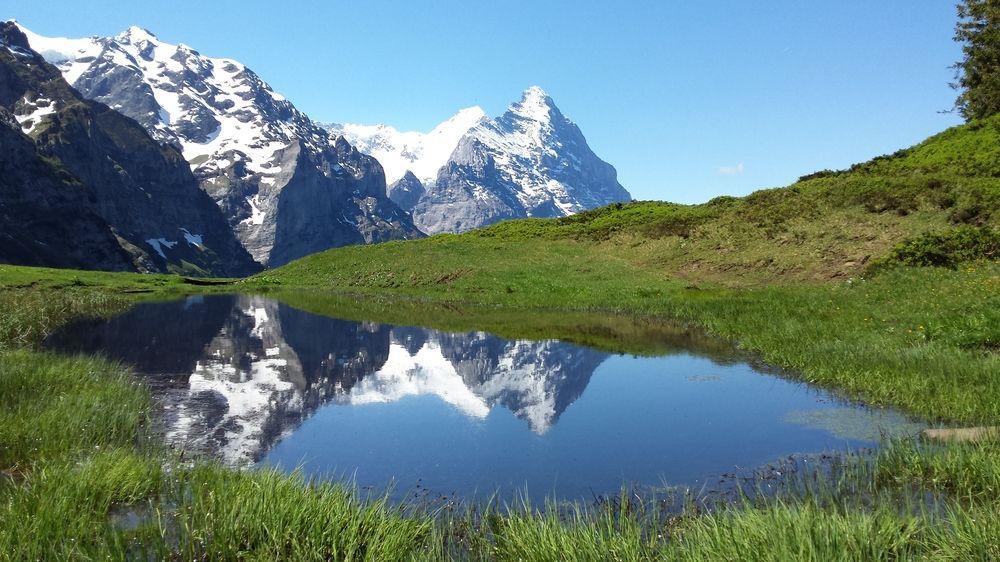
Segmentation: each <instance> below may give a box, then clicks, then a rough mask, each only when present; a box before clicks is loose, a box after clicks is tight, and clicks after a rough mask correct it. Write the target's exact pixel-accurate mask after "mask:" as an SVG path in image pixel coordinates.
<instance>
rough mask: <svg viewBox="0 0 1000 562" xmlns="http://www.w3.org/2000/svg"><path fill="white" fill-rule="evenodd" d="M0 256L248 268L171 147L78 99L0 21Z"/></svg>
mask: <svg viewBox="0 0 1000 562" xmlns="http://www.w3.org/2000/svg"><path fill="white" fill-rule="evenodd" d="M0 171H2V174H0V193H2V195H3V197H2V198H0V215H2V217H3V221H2V224H0V237H2V238H0V240H2V243H0V261H4V262H8V263H20V264H32V265H49V266H57V267H80V268H98V269H110V270H133V271H161V272H165V271H176V272H181V273H188V274H195V275H199V274H200V275H207V274H211V275H245V274H248V273H251V272H253V271H256V269H257V266H256V264H255V263H254V262H253V260H252V259H251V258H250V256H249V254H247V252H246V251H245V250H244V249H243V248H242V246H241V245H240V244H239V242H238V241H237V240H236V238H235V237H234V236H233V234H232V232H231V230H230V229H229V227H228V225H227V224H226V221H225V219H224V218H223V216H222V214H221V213H220V212H219V209H218V207H217V206H216V205H215V204H214V203H213V202H212V200H211V199H210V198H209V197H208V196H207V195H206V194H205V193H204V192H203V191H202V190H200V189H199V187H198V183H197V181H196V180H195V178H194V176H193V175H192V174H191V171H190V169H189V168H188V166H187V163H186V162H185V161H184V159H183V157H182V156H181V155H180V153H179V152H178V151H177V150H175V149H174V148H172V147H170V146H166V145H161V144H160V143H158V142H156V141H155V140H153V139H152V138H151V137H150V136H149V135H148V134H147V133H146V131H145V130H144V129H143V128H142V127H141V126H139V125H138V124H137V123H136V122H135V121H133V120H132V119H130V118H128V117H125V116H124V115H122V114H120V113H118V112H116V111H114V110H112V109H110V108H108V107H107V106H106V105H104V104H103V103H99V102H94V101H90V100H86V99H83V98H82V97H81V96H80V95H79V94H78V93H77V92H76V91H75V90H73V89H72V88H70V87H69V85H68V84H67V82H66V80H64V79H63V76H62V74H60V72H59V70H57V69H56V68H55V67H53V66H52V65H50V64H49V63H47V62H46V61H45V59H44V58H43V57H41V56H40V55H39V54H38V53H37V52H35V51H34V50H32V48H31V46H30V44H29V42H28V39H27V37H26V36H25V34H24V33H23V32H22V31H21V30H20V29H19V28H18V27H17V26H16V25H15V24H14V23H13V22H4V23H0Z"/></svg>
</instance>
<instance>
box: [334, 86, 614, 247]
mask: <svg viewBox="0 0 1000 562" xmlns="http://www.w3.org/2000/svg"><path fill="white" fill-rule="evenodd" d="M326 126H327V127H328V129H329V130H331V131H332V132H334V133H335V134H344V135H345V136H346V137H347V138H348V139H349V140H350V141H351V142H352V143H353V144H355V145H357V146H358V147H359V149H360V150H362V151H366V150H367V151H368V153H369V154H372V155H373V156H375V157H376V158H378V159H379V160H380V161H382V162H383V163H385V162H390V163H391V164H390V165H388V166H387V170H389V169H391V170H392V173H388V172H387V179H388V182H389V184H390V185H389V188H388V191H389V194H390V197H393V194H394V193H396V194H397V195H396V196H395V197H396V199H394V200H395V201H396V202H397V203H399V204H400V206H401V207H403V208H404V209H407V210H411V211H412V212H413V218H414V223H415V224H416V225H417V226H418V227H419V228H420V229H421V230H423V231H424V232H427V233H430V234H434V233H438V232H461V231H465V230H470V229H472V228H478V227H480V226H485V225H488V224H492V223H494V222H497V221H499V220H503V219H511V218H526V217H554V216H566V215H570V214H573V213H576V212H579V211H582V210H586V209H590V208H594V207H599V206H601V205H606V204H608V203H615V202H625V201H629V200H631V195H629V193H628V191H627V190H625V188H624V187H622V186H621V184H619V183H618V179H617V172H616V171H615V169H614V167H613V166H611V165H610V164H607V163H606V162H604V161H602V160H601V159H600V158H598V157H597V155H596V154H594V152H593V151H592V150H591V149H590V147H589V146H588V145H587V141H586V139H585V138H584V136H583V133H582V132H581V131H580V129H579V127H577V125H576V124H575V123H573V122H572V121H571V120H570V119H568V118H567V117H566V116H565V115H563V114H562V112H561V111H560V110H559V108H558V107H557V106H556V105H555V102H554V101H553V100H552V98H551V97H550V96H549V95H548V94H547V93H546V92H545V91H544V90H543V89H542V88H540V87H538V86H531V87H529V88H528V89H527V90H525V91H524V92H523V93H522V95H521V99H520V101H518V102H515V103H513V104H511V105H510V106H509V107H508V109H507V111H506V112H505V113H503V114H501V115H500V116H499V117H496V118H490V117H488V116H486V113H485V112H484V111H483V110H482V109H481V108H479V107H478V106H473V107H470V108H466V109H463V110H461V111H459V112H458V113H457V114H456V115H455V116H453V117H451V118H449V119H448V120H446V121H444V122H443V123H442V124H440V125H438V126H437V127H435V129H433V130H432V131H431V132H430V133H419V132H414V131H407V132H399V131H398V130H396V129H395V128H393V127H391V126H389V125H384V124H379V125H352V124H329V125H326ZM440 130H445V131H448V134H447V135H443V134H438V135H437V136H435V133H436V132H438V131H440ZM458 132H461V133H462V134H461V135H458V134H456V133H458ZM425 153H428V154H430V155H432V156H430V157H425V156H424V155H425ZM445 153H447V154H448V156H447V158H446V159H442V155H443V154H445ZM406 172H411V174H410V175H409V176H408V175H406ZM414 180H418V181H414ZM418 182H419V185H417V183H418ZM415 193H416V194H417V195H416V196H414V195H413V194H415Z"/></svg>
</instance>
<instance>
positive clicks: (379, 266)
mask: <svg viewBox="0 0 1000 562" xmlns="http://www.w3.org/2000/svg"><path fill="white" fill-rule="evenodd" d="M998 141H1000V118H993V119H990V120H986V121H983V122H979V123H973V124H970V125H965V126H961V127H956V128H954V129H951V130H948V131H945V132H944V133H941V134H939V135H936V136H934V137H932V138H930V139H928V140H927V141H925V142H923V143H921V144H919V145H917V146H915V147H912V148H910V149H907V150H903V151H900V152H898V153H896V154H893V155H891V156H885V157H880V158H876V159H874V160H872V161H870V162H866V163H864V164H860V165H857V166H854V167H852V168H851V169H850V170H845V171H840V172H833V171H824V172H819V173H816V174H811V175H810V176H808V177H804V178H803V179H801V180H800V181H799V182H797V183H795V184H794V185H792V186H789V187H786V188H781V189H770V190H764V191H759V192H756V193H754V194H751V195H749V196H747V197H743V198H732V197H723V198H717V199H715V200H712V201H710V202H708V203H705V204H702V205H674V204H670V203H658V202H637V203H631V204H626V205H620V206H619V205H614V206H609V207H604V208H601V209H596V210H593V211H589V212H585V213H580V214H578V215H575V216H571V217H567V218H562V219H544V220H518V221H510V222H504V223H500V224H497V225H494V226H492V227H489V228H485V229H481V230H477V231H473V232H468V233H465V234H461V235H439V236H433V237H430V238H427V239H423V240H417V241H409V242H395V243H386V244H380V245H377V246H363V247H361V246H359V247H349V248H341V249H337V250H331V251H327V252H324V253H321V254H316V255H313V256H309V257H307V258H303V259H301V260H298V261H296V262H293V263H291V264H289V265H287V266H285V267H282V268H280V269H277V270H273V271H269V272H265V273H262V274H260V275H258V276H256V277H253V278H250V279H248V280H247V281H245V282H244V283H245V285H246V286H254V287H272V288H292V287H294V288H301V287H314V288H320V289H333V290H337V291H346V292H351V293H358V294H362V295H370V296H374V295H378V296H380V297H383V298H384V297H385V296H386V295H394V296H399V297H405V298H409V299H415V300H419V301H424V302H427V301H443V302H450V303H462V304H465V305H477V306H488V307H495V306H498V305H500V306H505V307H513V308H522V309H523V308H530V309H532V310H535V311H537V310H540V309H546V310H555V311H569V310H584V311H591V312H593V311H600V312H610V311H614V312H622V313H628V314H633V315H647V316H656V317H660V318H669V319H671V320H679V321H682V322H689V323H692V324H696V325H699V326H702V327H704V328H706V329H708V331H709V332H711V333H713V334H715V335H718V336H722V337H724V338H727V339H731V340H734V341H736V342H737V343H738V344H739V345H741V346H742V347H744V348H745V349H748V350H751V351H753V352H756V353H759V354H760V355H761V356H762V357H763V358H764V359H765V360H766V361H768V362H769V363H771V364H774V365H777V366H780V367H786V368H790V369H792V370H793V371H795V372H798V373H799V374H800V376H802V377H803V378H805V379H807V380H809V381H811V382H814V383H818V384H824V385H828V386H832V387H836V388H839V389H841V390H844V391H846V392H847V393H849V394H850V395H852V396H856V397H859V398H861V399H863V400H866V401H869V402H872V403H878V404H891V405H895V406H898V407H901V408H904V409H906V410H908V411H910V412H912V413H915V414H918V415H920V416H922V417H925V418H929V419H943V420H950V421H961V422H968V423H981V422H990V423H993V422H996V421H997V420H1000V379H998V378H997V377H996V376H995V374H996V373H997V372H1000V356H998V355H997V354H996V349H997V348H998V347H1000V290H998V289H1000V266H998V265H997V264H996V262H995V261H993V260H995V259H996V258H997V257H1000V231H998V230H997V226H998V224H1000V142H998ZM900 264H903V265H944V266H947V267H943V268H905V267H903V268H899V269H898V270H896V268H895V267H894V266H895V265H900ZM323 301H324V298H323V297H313V298H299V302H300V306H304V307H305V308H311V309H314V310H316V311H319V312H322V311H329V308H330V307H329V306H324V305H323V304H322V303H323ZM426 316H427V318H426V319H425V320H423V321H424V322H432V323H433V322H434V318H435V317H436V316H438V315H436V314H434V313H433V312H430V313H428V314H427V315H426Z"/></svg>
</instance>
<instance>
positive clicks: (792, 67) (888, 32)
mask: <svg viewBox="0 0 1000 562" xmlns="http://www.w3.org/2000/svg"><path fill="white" fill-rule="evenodd" d="M702 4H709V3H702V2H697V3H696V2H673V1H666V0H663V1H650V2H611V1H602V2H591V1H586V0H575V1H570V0H566V1H537V2H529V1H523V2H513V1H506V0H491V1H489V2H487V1H469V0H464V1H460V0H444V1H434V2H431V1H427V2H422V1H412V2H404V1H398V2H383V1H361V0H355V1H351V2H344V1H311V2H306V1H301V2H299V1H288V2H274V1H266V2H265V1H241V2H236V1H231V0H200V1H197V2H193V1H189V0H177V1H173V2H169V3H168V2H153V1H149V2H135V1H134V0H92V1H90V2H86V3H82V2H79V0H74V1H72V2H68V1H60V0H45V1H40V0H6V1H5V2H4V5H3V6H2V8H0V17H4V18H11V17H13V18H16V19H18V20H19V21H21V22H22V23H23V24H24V25H26V26H27V27H29V28H30V29H33V30H34V31H36V32H38V33H41V34H44V35H56V36H70V37H77V36H86V35H111V34H115V33H117V32H119V31H121V30H122V29H124V28H126V27H128V26H129V25H132V24H135V25H140V26H142V27H146V28H148V29H149V30H150V31H152V32H153V33H155V34H157V35H158V36H159V37H160V38H161V39H163V40H165V41H169V42H173V43H186V44H188V45H190V46H191V47H193V48H195V49H197V50H199V51H200V52H202V53H204V54H206V55H211V56H225V57H231V58H235V59H238V60H240V61H242V62H244V63H246V64H247V65H248V66H250V67H251V68H253V69H254V70H256V71H257V73H258V74H260V75H261V76H262V77H263V78H264V79H265V80H267V81H268V82H269V83H270V84H271V85H272V86H273V87H274V88H275V89H276V90H277V91H279V92H281V93H283V94H285V95H286V96H287V97H288V98H289V99H291V100H292V101H293V102H294V103H295V104H296V105H297V106H298V107H299V108H300V109H301V110H303V111H305V112H306V113H307V114H309V115H310V116H312V117H313V118H314V119H317V120H323V121H348V122H360V123H374V122H385V123H389V124H392V125H395V126H396V127H398V128H401V129H420V130H428V129H430V128H431V127H433V126H434V125H435V124H437V123H438V122H439V121H441V120H443V119H445V118H447V117H449V116H450V115H451V114H452V113H453V112H454V111H456V110H457V109H459V108H461V107H467V106H470V105H477V104H478V105H481V106H483V107H484V108H485V109H486V111H487V112H488V113H490V114H491V115H496V114H499V113H500V112H502V111H503V110H504V108H505V107H506V106H507V104H509V103H510V102H511V101H514V100H516V99H517V98H518V97H519V94H520V92H521V91H522V90H524V89H525V88H527V87H528V86H530V85H532V84H537V85H539V86H542V87H543V88H545V89H546V90H547V91H548V92H549V94H550V95H551V96H552V97H553V98H554V99H555V101H556V103H557V105H559V107H560V108H561V109H562V110H563V112H564V113H565V114H566V115H568V116H569V117H570V118H571V119H573V120H574V121H576V122H577V123H578V124H579V125H580V127H581V128H582V129H583V132H584V134H585V135H586V136H587V139H588V141H589V142H590V145H591V146H592V147H593V148H594V150H595V152H597V154H598V155H599V156H601V157H602V158H604V159H605V160H607V161H609V162H611V163H612V164H614V165H615V167H616V168H617V169H618V173H619V179H620V181H621V182H622V184H623V185H625V187H626V188H628V189H629V190H630V191H631V192H632V194H633V195H634V196H635V197H636V198H639V199H667V200H672V201H681V202H698V201H704V200H707V199H709V198H711V197H713V196H715V195H719V194H734V195H739V194H744V193H748V192H750V191H752V190H754V189H758V188H763V187H774V186H779V185H784V184H787V183H789V182H791V181H793V180H794V179H795V178H796V177H798V176H799V175H802V174H805V173H808V172H811V171H815V170H818V169H822V168H839V167H844V166H847V165H849V164H851V163H853V162H857V161H861V160H865V159H868V158H869V157H871V156H875V155H878V154H882V153H886V152H891V151H894V150H896V149H898V148H901V147H904V146H908V145H910V144H913V143H915V142H917V141H919V140H921V139H923V138H924V137H926V136H928V135H930V134H932V133H934V132H937V131H940V130H942V129H944V128H946V127H948V126H951V125H954V124H957V123H958V122H959V119H958V118H957V117H956V116H955V115H944V114H940V113H939V111H941V110H945V109H948V108H949V107H950V106H951V103H952V100H953V98H954V92H953V91H952V90H951V89H950V88H949V87H948V82H949V81H950V80H951V78H952V71H951V70H950V69H949V68H948V66H949V65H950V64H951V63H953V62H954V61H955V60H956V59H957V58H958V56H959V48H958V46H957V45H955V44H954V43H953V42H952V40H951V35H952V28H953V26H954V20H955V8H954V4H953V2H951V1H948V0H943V1H937V0H920V1H917V2H914V1H912V0H907V1H903V0H898V1H879V2H872V1H870V0H865V1H853V0H851V1H846V0H845V1H841V2H804V1H794V2H793V1H787V2H786V1H777V0H776V1H773V2H766V3H764V2H747V1H716V2H711V3H710V4H711V5H702ZM740 164H742V166H740ZM726 172H728V173H726Z"/></svg>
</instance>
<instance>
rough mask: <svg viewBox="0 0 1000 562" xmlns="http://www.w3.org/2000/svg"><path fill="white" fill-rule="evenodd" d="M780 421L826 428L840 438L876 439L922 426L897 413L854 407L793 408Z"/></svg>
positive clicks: (911, 431)
mask: <svg viewBox="0 0 1000 562" xmlns="http://www.w3.org/2000/svg"><path fill="white" fill-rule="evenodd" d="M784 421H785V422H786V423H792V424H796V425H801V426H804V427H808V428H812V429H822V430H824V431H829V432H830V433H832V434H833V435H835V436H837V437H839V438H840V439H854V440H860V441H878V440H879V439H880V438H882V437H902V436H909V435H914V434H916V433H918V432H919V431H920V430H921V429H923V428H924V427H925V426H924V425H922V424H919V423H916V422H912V421H909V420H907V419H906V418H904V417H902V416H900V415H898V414H893V413H886V412H873V411H869V410H858V409H855V408H827V409H824V410H797V411H794V412H789V413H788V414H787V415H785V417H784Z"/></svg>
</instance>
